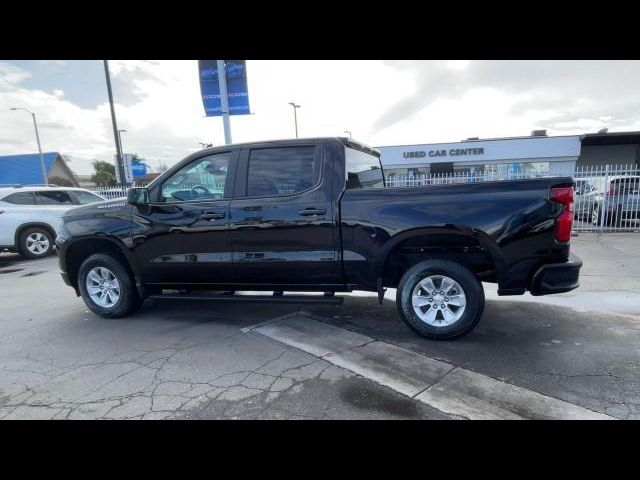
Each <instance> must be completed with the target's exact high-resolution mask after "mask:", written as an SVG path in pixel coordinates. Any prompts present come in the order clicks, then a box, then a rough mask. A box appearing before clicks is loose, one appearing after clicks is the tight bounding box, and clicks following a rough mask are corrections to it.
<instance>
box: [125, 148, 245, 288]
mask: <svg viewBox="0 0 640 480" xmlns="http://www.w3.org/2000/svg"><path fill="white" fill-rule="evenodd" d="M235 157H236V153H235V152H234V151H224V152H216V153H211V154H207V155H203V156H199V157H196V158H194V159H193V160H192V161H190V162H187V163H186V164H185V165H184V166H182V167H181V168H179V169H178V170H177V171H176V172H174V173H173V174H172V175H169V176H168V177H167V178H166V179H165V180H164V181H162V183H160V184H158V185H157V186H154V187H153V188H152V190H151V192H150V199H151V203H150V204H149V205H142V206H134V207H132V220H133V222H132V224H133V231H132V234H133V235H132V238H133V245H134V250H135V252H136V257H137V259H138V262H139V267H140V268H141V270H142V272H143V281H144V282H145V283H150V284H158V285H192V286H194V287H197V286H203V287H206V286H210V285H216V284H224V283H226V282H228V281H229V279H230V273H231V258H232V256H231V243H230V240H229V230H228V221H229V197H230V194H231V192H232V189H233V182H232V179H233V174H234V169H235V164H236V160H235Z"/></svg>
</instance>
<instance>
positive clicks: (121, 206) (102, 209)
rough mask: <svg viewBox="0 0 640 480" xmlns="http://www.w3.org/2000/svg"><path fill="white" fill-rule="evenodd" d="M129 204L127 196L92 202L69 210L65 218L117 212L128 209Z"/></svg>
mask: <svg viewBox="0 0 640 480" xmlns="http://www.w3.org/2000/svg"><path fill="white" fill-rule="evenodd" d="M128 207H129V204H128V203H127V197H121V198H116V199H114V200H106V201H104V202H97V203H90V204H88V205H82V206H81V207H75V208H72V209H70V210H67V211H66V212H65V214H64V216H63V218H69V217H79V216H101V215H108V214H112V213H116V212H126V211H128V209H129V208H128Z"/></svg>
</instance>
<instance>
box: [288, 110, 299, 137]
mask: <svg viewBox="0 0 640 480" xmlns="http://www.w3.org/2000/svg"><path fill="white" fill-rule="evenodd" d="M289 105H291V106H292V107H293V121H294V122H295V124H296V138H298V115H297V114H296V110H297V109H298V108H300V105H296V104H295V102H289Z"/></svg>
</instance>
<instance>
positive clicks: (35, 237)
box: [27, 232, 50, 255]
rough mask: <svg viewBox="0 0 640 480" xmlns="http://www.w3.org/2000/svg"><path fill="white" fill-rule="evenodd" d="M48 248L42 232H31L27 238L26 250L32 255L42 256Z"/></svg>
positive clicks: (46, 239) (47, 240)
mask: <svg viewBox="0 0 640 480" xmlns="http://www.w3.org/2000/svg"><path fill="white" fill-rule="evenodd" d="M49 247H50V245H49V239H48V238H47V236H46V235H45V234H44V233H42V232H33V233H32V234H31V235H29V236H28V237H27V250H29V251H30V252H31V253H33V254H34V255H42V254H43V253H45V252H46V251H47V250H49Z"/></svg>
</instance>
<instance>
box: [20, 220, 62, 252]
mask: <svg viewBox="0 0 640 480" xmlns="http://www.w3.org/2000/svg"><path fill="white" fill-rule="evenodd" d="M32 227H40V228H43V229H45V230H46V231H47V232H49V233H50V234H51V239H52V240H53V243H55V241H56V237H57V236H58V234H57V232H56V229H55V228H54V227H53V225H50V224H48V223H46V222H27V223H23V224H22V225H20V226H19V227H18V228H16V233H15V234H14V240H13V241H14V242H15V245H16V248H17V249H20V235H22V232H24V231H25V230H26V229H27V228H32Z"/></svg>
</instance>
